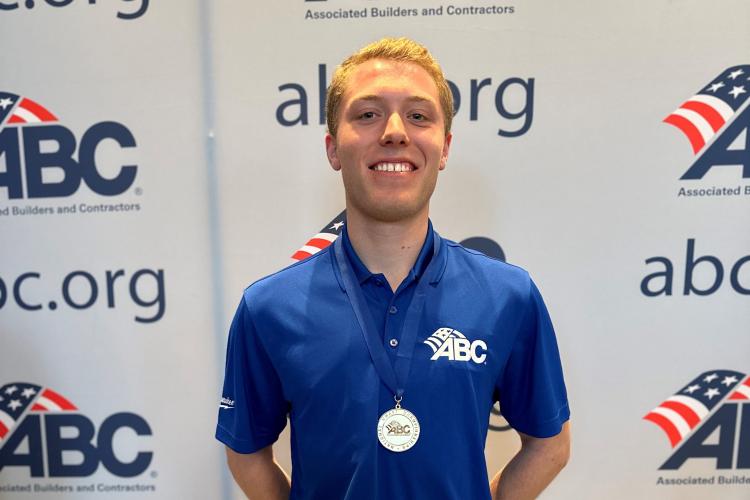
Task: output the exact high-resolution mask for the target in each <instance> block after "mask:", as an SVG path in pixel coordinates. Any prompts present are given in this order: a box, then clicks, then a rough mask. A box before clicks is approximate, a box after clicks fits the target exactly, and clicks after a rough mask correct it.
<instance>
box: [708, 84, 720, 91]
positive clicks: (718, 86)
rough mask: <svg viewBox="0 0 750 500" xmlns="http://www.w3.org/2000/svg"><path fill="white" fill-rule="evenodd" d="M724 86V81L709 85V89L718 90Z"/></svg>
mask: <svg viewBox="0 0 750 500" xmlns="http://www.w3.org/2000/svg"><path fill="white" fill-rule="evenodd" d="M723 86H724V82H719V83H714V84H713V85H711V86H709V87H708V90H710V91H711V92H716V91H717V90H719V89H720V88H721V87H723Z"/></svg>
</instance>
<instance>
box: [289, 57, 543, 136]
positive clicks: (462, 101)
mask: <svg viewBox="0 0 750 500" xmlns="http://www.w3.org/2000/svg"><path fill="white" fill-rule="evenodd" d="M327 75H328V66H327V65H326V64H318V71H317V74H316V75H315V76H316V78H315V81H316V82H317V84H316V86H315V88H314V89H312V88H311V89H309V90H308V87H305V85H304V84H302V83H299V82H288V83H283V84H281V85H279V87H278V90H279V93H280V94H281V97H282V98H284V99H285V100H283V101H282V102H281V103H280V104H279V105H278V107H277V108H276V122H277V123H278V124H279V125H281V126H283V127H295V126H307V125H310V124H311V123H312V122H311V118H310V115H311V113H313V112H315V111H317V118H318V120H317V124H318V125H325V123H326V89H327V88H328V84H329V83H330V82H329V81H328V76H327ZM534 81H535V80H534V78H533V77H530V78H521V77H517V76H513V77H509V78H505V79H503V80H497V79H496V80H495V81H494V82H497V83H493V79H492V77H490V76H486V77H482V78H470V79H469V81H468V82H458V83H454V82H453V81H451V80H448V86H449V87H450V89H451V94H453V109H454V113H455V117H454V122H455V120H461V119H462V118H463V117H464V116H465V114H466V112H464V111H462V109H464V108H466V107H467V106H468V120H469V122H477V123H478V124H479V123H481V124H482V125H484V124H486V123H488V122H492V128H490V129H489V130H488V132H487V133H488V135H499V136H500V137H520V136H522V135H524V134H526V133H527V132H528V131H529V130H530V129H531V125H532V123H533V121H534ZM311 91H314V92H315V97H316V100H315V102H314V103H313V102H311V98H310V96H311V94H310V93H309V92H311ZM466 100H468V103H467V102H466ZM311 106H315V107H316V108H317V110H315V109H314V108H311ZM480 110H481V111H480ZM493 111H494V113H496V116H492V117H490V116H488V115H487V113H488V112H489V113H492V112H493ZM480 133H481V132H480Z"/></svg>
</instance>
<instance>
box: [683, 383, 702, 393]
mask: <svg viewBox="0 0 750 500" xmlns="http://www.w3.org/2000/svg"><path fill="white" fill-rule="evenodd" d="M700 388H701V386H699V385H698V384H695V385H691V386H690V387H688V388H687V389H685V392H687V393H688V394H692V393H694V392H695V391H697V390H698V389H700Z"/></svg>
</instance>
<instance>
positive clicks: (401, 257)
mask: <svg viewBox="0 0 750 500" xmlns="http://www.w3.org/2000/svg"><path fill="white" fill-rule="evenodd" d="M427 227H428V222H427V212H426V211H425V213H424V214H423V215H422V214H419V215H418V216H416V217H413V218H410V219H406V220H402V221H398V222H381V221H375V220H372V219H369V218H367V217H363V216H362V215H361V214H358V213H357V212H356V211H354V210H351V211H350V210H347V213H346V231H347V233H348V234H349V240H350V241H351V243H352V246H353V247H354V251H356V252H357V256H359V258H360V259H361V260H362V263H363V264H364V265H365V266H366V267H367V269H368V270H369V271H370V272H371V273H375V274H379V273H382V274H383V275H384V276H385V279H386V280H388V284H389V285H390V286H391V290H393V291H394V292H395V291H396V289H397V288H398V286H399V285H400V284H401V282H402V281H403V280H404V278H406V276H408V274H409V271H411V268H412V267H414V263H415V262H416V260H417V257H418V256H419V252H420V250H421V249H422V245H423V244H424V241H425V238H426V236H427Z"/></svg>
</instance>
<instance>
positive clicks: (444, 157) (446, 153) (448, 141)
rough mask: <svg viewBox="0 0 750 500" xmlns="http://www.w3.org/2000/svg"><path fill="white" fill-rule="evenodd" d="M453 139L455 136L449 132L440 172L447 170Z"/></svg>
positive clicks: (444, 146)
mask: <svg viewBox="0 0 750 500" xmlns="http://www.w3.org/2000/svg"><path fill="white" fill-rule="evenodd" d="M451 139H453V134H451V133H450V132H448V135H446V136H445V143H444V144H443V151H442V152H441V153H440V170H443V169H444V168H445V164H446V163H447V162H448V152H449V151H450V149H451Z"/></svg>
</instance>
